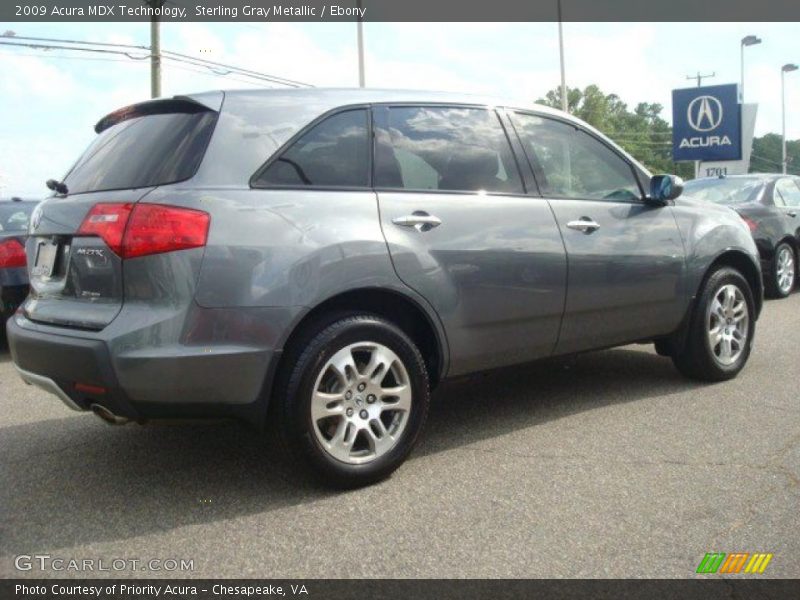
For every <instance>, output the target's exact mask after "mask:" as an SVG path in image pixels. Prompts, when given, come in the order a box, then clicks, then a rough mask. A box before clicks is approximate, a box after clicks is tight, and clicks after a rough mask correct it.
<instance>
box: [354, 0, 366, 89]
mask: <svg viewBox="0 0 800 600" xmlns="http://www.w3.org/2000/svg"><path fill="white" fill-rule="evenodd" d="M356 6H358V15H359V16H358V23H357V25H358V87H362V88H363V87H364V86H365V85H366V75H365V74H364V21H363V19H362V18H361V0H358V2H357V3H356Z"/></svg>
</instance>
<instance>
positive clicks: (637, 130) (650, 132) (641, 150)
mask: <svg viewBox="0 0 800 600" xmlns="http://www.w3.org/2000/svg"><path fill="white" fill-rule="evenodd" d="M537 102H538V103H539V104H544V105H546V106H551V107H554V108H560V107H561V90H560V88H555V89H553V90H550V91H549V92H547V94H546V95H545V97H544V98H540V99H539V100H537ZM567 107H568V108H569V112H570V113H571V114H573V115H575V116H576V117H578V118H579V119H582V120H584V121H586V122H587V123H589V125H591V126H592V127H594V128H596V129H598V130H600V131H601V132H602V133H604V134H605V135H607V136H608V137H610V138H611V139H612V140H614V141H615V142H616V143H618V144H619V145H620V146H622V147H623V148H624V149H625V150H626V151H627V152H629V153H630V154H631V155H632V156H633V157H634V158H636V159H637V160H638V161H640V162H641V163H643V164H644V165H645V166H646V167H647V168H648V169H650V170H651V171H652V172H653V173H676V174H678V175H680V176H682V177H685V178H689V177H692V176H693V174H694V167H693V166H692V165H691V163H675V162H673V160H672V127H670V125H669V123H667V122H666V121H665V120H664V119H662V118H661V111H662V110H663V107H662V106H661V105H660V104H656V103H648V102H641V103H639V104H637V105H636V107H635V108H634V109H633V110H632V111H631V110H629V109H628V106H627V105H626V104H625V103H624V102H623V101H622V100H621V99H620V98H619V96H617V95H616V94H604V93H603V92H602V90H600V88H599V87H598V86H596V85H590V86H587V87H586V88H585V89H583V90H580V89H578V88H567Z"/></svg>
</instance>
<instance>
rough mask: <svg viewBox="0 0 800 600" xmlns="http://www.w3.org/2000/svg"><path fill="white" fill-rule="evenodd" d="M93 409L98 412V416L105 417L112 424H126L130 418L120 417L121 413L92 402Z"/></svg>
mask: <svg viewBox="0 0 800 600" xmlns="http://www.w3.org/2000/svg"><path fill="white" fill-rule="evenodd" d="M89 408H90V409H91V411H92V412H93V413H94V414H96V415H97V416H98V417H100V418H101V419H103V421H105V422H106V423H109V424H110V425H125V423H127V422H128V421H130V419H128V418H127V417H120V416H119V415H115V414H114V413H113V412H111V411H110V410H108V409H107V408H106V407H105V406H102V405H100V404H92V405H91V406H89Z"/></svg>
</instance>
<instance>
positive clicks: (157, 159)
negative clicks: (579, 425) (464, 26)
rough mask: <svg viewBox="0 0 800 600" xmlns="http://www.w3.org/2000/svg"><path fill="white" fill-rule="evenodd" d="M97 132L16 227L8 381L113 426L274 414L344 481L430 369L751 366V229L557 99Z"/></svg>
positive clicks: (405, 96)
mask: <svg viewBox="0 0 800 600" xmlns="http://www.w3.org/2000/svg"><path fill="white" fill-rule="evenodd" d="M95 129H96V131H97V133H98V135H97V138H96V139H95V141H94V142H93V143H92V144H91V145H90V146H89V148H88V149H87V150H86V152H85V153H84V154H83V155H82V156H81V158H80V159H79V160H78V161H77V162H76V163H75V165H74V166H73V167H72V169H71V170H70V171H69V172H68V173H67V175H66V177H65V178H64V180H63V181H58V182H53V181H51V182H50V185H51V187H52V188H54V189H55V190H56V193H55V194H54V195H53V196H52V197H50V198H49V199H47V200H46V201H45V202H43V203H42V204H41V205H40V206H39V207H38V208H37V209H36V211H35V213H34V215H33V217H32V220H31V221H32V222H31V226H30V237H29V238H28V241H27V248H26V249H27V256H28V268H29V271H30V280H31V292H30V295H29V297H28V298H27V300H26V301H25V303H24V304H23V305H22V306H21V308H20V310H19V311H18V312H17V313H16V315H15V316H14V318H12V319H10V320H9V322H8V339H9V345H10V348H11V352H12V355H13V359H14V362H15V363H16V366H17V368H18V369H19V372H20V374H21V375H22V377H23V378H24V379H25V380H26V381H28V382H29V383H33V384H36V385H39V386H41V387H43V388H45V389H47V390H48V391H50V392H52V393H54V394H55V395H57V396H59V397H60V398H61V399H62V400H63V401H64V402H65V403H66V404H68V405H69V406H70V407H72V408H74V409H77V410H93V411H94V412H96V413H97V414H98V415H100V416H101V417H103V418H104V419H106V420H108V421H112V422H124V421H126V420H136V421H145V420H147V419H149V418H150V419H152V418H171V417H204V416H220V415H223V416H232V417H238V418H242V419H245V420H247V421H250V422H252V423H255V424H257V425H259V426H260V425H264V424H273V425H275V430H276V431H277V432H279V434H280V435H281V436H282V438H283V439H284V441H285V442H286V446H287V447H288V448H289V449H290V450H291V451H293V452H294V455H295V456H297V457H299V458H302V459H303V461H304V462H305V463H306V464H307V465H309V466H310V467H312V468H313V469H314V470H316V471H317V473H318V474H319V475H320V476H321V477H322V478H323V479H325V480H327V481H328V482H330V483H332V484H335V485H340V486H353V485H361V484H366V483H370V482H373V481H376V480H378V479H380V478H382V477H385V476H386V475H388V474H389V473H391V472H392V471H393V470H394V469H395V468H397V466H398V465H399V464H400V463H401V462H402V461H403V460H404V459H405V458H406V457H407V456H408V454H409V452H410V451H411V449H412V447H413V445H414V443H415V441H416V440H417V438H418V436H419V434H420V431H421V429H422V427H423V424H424V422H425V419H426V415H427V411H428V404H429V394H430V389H431V388H433V387H434V386H435V385H436V384H437V383H439V382H440V381H441V380H442V379H443V378H445V377H452V376H456V375H462V374H465V373H470V372H475V371H479V370H486V369H491V368H495V367H500V366H505V365H512V364H517V363H524V362H527V361H532V360H535V359H539V358H543V357H548V356H553V355H561V354H569V353H575V352H581V351H585V350H591V349H598V348H607V347H612V346H617V345H621V344H627V343H630V342H654V343H655V345H656V349H657V351H658V352H659V353H660V354H662V355H666V356H671V357H672V360H673V361H674V363H675V365H676V366H677V367H678V369H679V370H680V371H681V372H682V373H684V374H686V375H688V376H690V377H693V378H696V379H700V380H706V381H719V380H724V379H729V378H731V377H734V376H735V375H736V374H737V373H738V372H739V371H740V370H741V369H742V367H743V366H744V364H745V363H746V361H747V359H748V356H749V353H750V348H751V344H752V341H753V334H754V326H755V321H756V318H757V317H758V314H759V312H760V309H761V299H762V283H761V272H760V266H759V257H758V253H757V250H756V247H755V244H754V242H753V239H752V237H751V235H750V231H749V229H748V227H747V225H746V224H745V223H744V222H743V221H742V219H741V218H740V217H739V216H738V215H737V214H736V213H735V212H734V211H733V210H731V209H730V208H727V207H723V206H715V205H712V204H709V203H705V202H696V203H695V202H693V201H691V200H690V199H685V198H678V196H679V195H680V192H681V181H680V180H679V179H677V178H675V177H673V176H668V175H663V176H655V177H651V175H650V174H649V173H648V172H647V170H646V169H645V168H644V167H642V166H641V165H639V164H638V163H637V162H636V161H635V160H634V159H633V158H631V157H630V156H629V155H628V154H626V153H625V152H624V151H622V150H621V149H620V148H618V147H617V146H616V145H614V144H613V143H612V142H611V141H609V140H608V139H607V138H605V137H604V136H603V135H601V134H600V133H599V132H597V131H595V130H594V129H592V128H591V127H589V126H587V125H585V124H583V123H582V122H580V121H578V120H576V119H574V118H572V117H570V116H568V115H565V114H562V113H560V112H557V111H554V110H550V109H547V108H544V107H538V106H534V105H531V106H527V107H526V106H524V105H521V104H520V105H515V104H511V103H504V102H502V101H498V100H495V99H488V98H480V97H474V96H466V95H463V96H462V95H453V94H439V93H426V92H400V91H377V90H375V91H371V90H321V89H316V90H292V91H276V90H267V91H236V92H225V93H222V92H213V93H204V94H197V95H191V96H184V97H175V98H171V99H162V100H155V101H150V102H144V103H141V104H137V105H134V106H129V107H126V108H123V109H121V110H118V111H116V112H114V113H112V114H110V115H108V116H106V117H105V118H103V119H102V120H100V121H99V122H98V123H97V125H96V127H95ZM676 198H677V200H676ZM487 401H491V400H487Z"/></svg>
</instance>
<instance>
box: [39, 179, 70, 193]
mask: <svg viewBox="0 0 800 600" xmlns="http://www.w3.org/2000/svg"><path fill="white" fill-rule="evenodd" d="M45 185H47V187H49V188H50V189H51V190H53V191H54V192H58V193H59V194H68V193H69V190H68V189H67V184H65V183H64V182H63V181H56V180H55V179H48V180H47V182H46V184H45Z"/></svg>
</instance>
